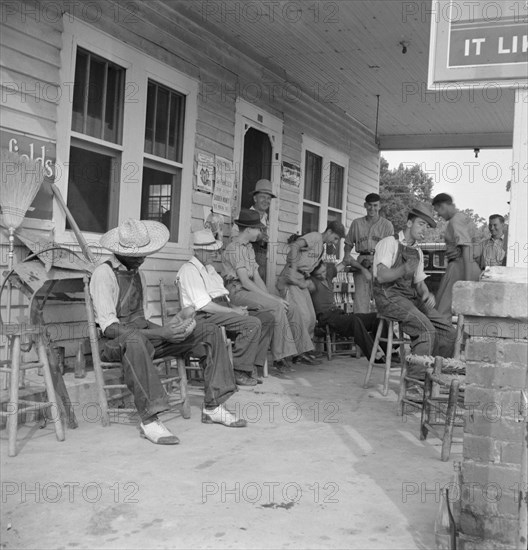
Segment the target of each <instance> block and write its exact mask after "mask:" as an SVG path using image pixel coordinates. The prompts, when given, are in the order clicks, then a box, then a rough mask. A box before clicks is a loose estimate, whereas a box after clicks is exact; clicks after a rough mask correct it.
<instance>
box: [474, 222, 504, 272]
mask: <svg viewBox="0 0 528 550" xmlns="http://www.w3.org/2000/svg"><path fill="white" fill-rule="evenodd" d="M504 222H505V220H504V217H503V216H501V215H500V214H492V215H491V216H490V217H489V224H488V228H489V230H490V233H491V237H490V238H489V239H487V240H485V241H483V243H482V259H481V265H480V267H481V268H482V269H484V268H485V267H487V266H489V267H493V266H504V265H506V253H507V251H508V239H507V236H506V232H505V227H506V226H505V224H504Z"/></svg>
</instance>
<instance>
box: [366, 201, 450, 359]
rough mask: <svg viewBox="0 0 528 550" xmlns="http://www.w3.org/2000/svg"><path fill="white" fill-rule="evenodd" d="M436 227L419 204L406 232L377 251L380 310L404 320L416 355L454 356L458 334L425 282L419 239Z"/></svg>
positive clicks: (376, 295) (375, 266)
mask: <svg viewBox="0 0 528 550" xmlns="http://www.w3.org/2000/svg"><path fill="white" fill-rule="evenodd" d="M428 225H429V226H430V227H436V222H435V221H434V219H433V214H432V209H431V208H430V207H429V206H427V205H426V204H417V205H416V206H415V207H414V208H413V209H412V210H411V211H410V212H409V214H408V216H407V223H406V225H405V228H404V230H403V231H400V232H399V234H398V235H395V236H394V237H385V238H384V239H382V240H381V241H380V242H379V243H378V244H377V245H376V250H375V253H374V264H373V275H374V298H375V300H376V306H377V308H378V312H379V313H380V314H381V315H383V316H384V317H387V318H388V319H391V320H393V321H398V322H399V323H401V327H402V329H403V332H405V333H406V334H408V335H409V336H410V338H411V350H412V353H413V354H416V355H434V356H437V355H441V356H442V357H453V351H454V344H455V339H456V333H455V330H454V329H453V327H452V325H451V322H448V321H447V320H446V319H445V317H443V316H442V315H440V313H438V311H437V310H436V309H435V298H434V296H433V294H432V293H431V292H429V289H428V288H427V286H426V284H425V279H426V277H427V275H426V274H425V273H424V264H423V253H422V251H421V250H420V248H418V245H417V241H418V240H421V239H422V238H423V236H424V233H425V230H426V229H427V226H428Z"/></svg>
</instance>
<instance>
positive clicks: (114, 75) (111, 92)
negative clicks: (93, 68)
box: [103, 66, 123, 143]
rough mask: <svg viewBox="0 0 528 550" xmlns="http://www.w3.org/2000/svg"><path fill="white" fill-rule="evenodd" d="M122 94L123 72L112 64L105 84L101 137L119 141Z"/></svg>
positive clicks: (113, 141) (114, 141) (115, 141)
mask: <svg viewBox="0 0 528 550" xmlns="http://www.w3.org/2000/svg"><path fill="white" fill-rule="evenodd" d="M122 96H123V73H122V71H119V70H117V69H116V68H115V67H113V66H109V67H108V75H107V85H106V108H105V127H104V136H103V139H104V140H106V141H111V142H112V143H121V135H120V131H121V114H122V111H121V109H120V108H119V98H120V97H122Z"/></svg>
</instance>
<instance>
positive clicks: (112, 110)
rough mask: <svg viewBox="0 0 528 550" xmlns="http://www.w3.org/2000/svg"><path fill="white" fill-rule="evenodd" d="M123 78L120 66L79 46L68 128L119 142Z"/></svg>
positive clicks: (123, 72)
mask: <svg viewBox="0 0 528 550" xmlns="http://www.w3.org/2000/svg"><path fill="white" fill-rule="evenodd" d="M124 81H125V70H124V69H123V68H122V67H119V66H118V65H114V64H112V63H109V62H108V61H106V60H105V59H103V58H101V57H98V56H96V55H93V54H91V53H89V52H87V51H84V50H82V49H80V48H79V49H78V50H77V58H76V65H75V85H74V89H73V108H72V111H73V116H72V130H74V131H76V132H80V133H83V134H87V135H89V136H92V137H96V138H98V139H104V140H107V141H111V142H112V143H120V142H121V128H122V116H123V102H124ZM103 122H104V124H103Z"/></svg>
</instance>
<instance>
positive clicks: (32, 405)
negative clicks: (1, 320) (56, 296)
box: [0, 325, 64, 456]
mask: <svg viewBox="0 0 528 550" xmlns="http://www.w3.org/2000/svg"><path fill="white" fill-rule="evenodd" d="M2 329H3V330H2V332H4V330H5V334H6V335H7V336H8V337H9V339H10V340H11V359H8V360H4V361H0V372H3V373H6V374H8V375H9V402H8V403H7V408H6V410H3V409H2V410H1V411H0V416H2V417H3V418H6V417H7V438H8V449H7V454H8V455H9V456H16V454H17V448H16V439H17V430H18V415H19V414H21V413H25V412H28V411H31V412H35V411H42V410H46V409H51V410H52V411H51V414H50V416H49V418H50V419H51V421H52V422H53V424H54V427H55V435H56V437H57V440H58V441H64V426H63V424H62V420H61V414H60V408H59V404H58V403H57V397H56V394H55V388H54V386H53V380H52V376H51V371H50V365H49V361H48V355H47V353H46V347H45V345H44V338H43V336H42V330H43V327H42V326H33V327H31V326H24V325H21V326H20V327H19V326H17V325H2ZM27 335H31V337H32V340H33V343H34V344H35V345H36V348H37V355H38V360H37V361H30V362H26V361H22V349H21V338H22V337H25V336H27ZM27 369H42V372H43V375H44V386H45V389H46V396H47V400H46V401H45V402H37V401H28V400H25V399H20V398H19V393H18V389H19V384H20V380H21V377H22V374H23V373H24V372H25V371H26V370H27Z"/></svg>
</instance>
